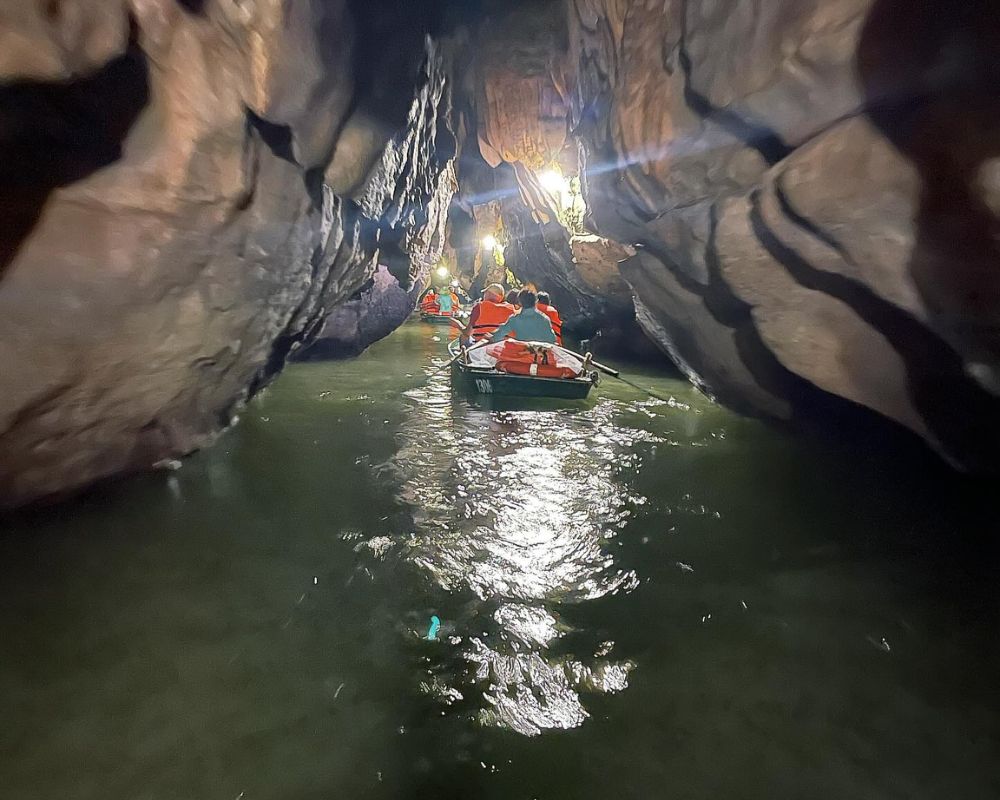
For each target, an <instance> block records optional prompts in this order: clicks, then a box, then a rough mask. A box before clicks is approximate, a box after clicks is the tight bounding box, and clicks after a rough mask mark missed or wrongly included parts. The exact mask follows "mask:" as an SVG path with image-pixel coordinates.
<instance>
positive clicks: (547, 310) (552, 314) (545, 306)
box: [536, 292, 563, 345]
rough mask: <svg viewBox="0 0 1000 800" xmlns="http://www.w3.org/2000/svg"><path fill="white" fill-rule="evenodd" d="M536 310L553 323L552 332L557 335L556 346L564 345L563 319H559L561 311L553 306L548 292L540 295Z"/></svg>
mask: <svg viewBox="0 0 1000 800" xmlns="http://www.w3.org/2000/svg"><path fill="white" fill-rule="evenodd" d="M536 308H537V309H538V310H539V311H541V312H542V313H543V314H544V315H545V316H547V317H548V318H549V321H550V322H551V323H552V330H553V331H554V332H555V335H556V344H558V345H561V344H562V343H563V341H562V319H561V318H560V317H559V311H558V310H557V309H556V307H555V306H554V305H552V301H551V300H550V299H549V293H548V292H539V293H538V304H537V306H536Z"/></svg>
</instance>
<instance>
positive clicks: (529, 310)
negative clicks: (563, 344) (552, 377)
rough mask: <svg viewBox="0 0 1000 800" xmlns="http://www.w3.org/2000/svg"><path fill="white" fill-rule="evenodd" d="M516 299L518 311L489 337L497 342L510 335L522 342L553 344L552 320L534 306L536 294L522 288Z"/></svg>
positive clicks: (554, 339) (536, 299)
mask: <svg viewBox="0 0 1000 800" xmlns="http://www.w3.org/2000/svg"><path fill="white" fill-rule="evenodd" d="M517 299H518V302H519V303H520V305H521V310H520V312H519V313H517V314H514V315H513V316H512V317H511V318H510V319H508V320H507V321H506V322H505V323H504V324H503V325H501V326H500V327H499V328H497V329H496V330H495V331H494V332H493V334H492V335H491V337H490V338H491V339H492V340H493V341H494V342H499V341H502V340H504V339H506V338H507V337H508V336H510V337H511V338H514V339H517V340H519V341H522V342H547V343H549V344H555V343H556V334H555V331H553V330H552V321H551V320H550V319H549V318H548V316H546V315H545V314H543V313H542V312H541V311H539V310H538V309H537V308H536V305H537V303H538V295H537V294H535V293H534V292H533V291H531V289H522V290H521V291H520V292H519V293H518V295H517Z"/></svg>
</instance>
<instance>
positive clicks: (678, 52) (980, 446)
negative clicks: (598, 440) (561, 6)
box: [566, 0, 1000, 468]
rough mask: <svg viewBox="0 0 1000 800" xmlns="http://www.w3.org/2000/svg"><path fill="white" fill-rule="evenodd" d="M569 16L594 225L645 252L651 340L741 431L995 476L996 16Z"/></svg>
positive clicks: (999, 416)
mask: <svg viewBox="0 0 1000 800" xmlns="http://www.w3.org/2000/svg"><path fill="white" fill-rule="evenodd" d="M566 9H567V15H568V16H567V19H568V59H569V64H568V66H567V68H566V74H567V75H568V76H569V77H568V80H567V91H568V92H569V95H570V108H571V123H570V124H571V129H572V130H573V132H574V134H575V136H576V137H577V138H578V139H579V140H580V142H581V143H582V145H583V151H584V157H585V160H586V169H585V174H586V187H585V188H586V195H587V201H588V204H589V208H590V211H591V224H592V226H593V228H594V229H595V230H596V231H597V232H599V233H601V234H602V235H604V236H607V237H610V238H612V239H615V240H617V241H619V242H623V243H626V244H629V245H634V246H635V247H636V248H637V253H636V255H635V256H634V257H633V258H631V259H629V260H628V261H627V262H626V263H625V264H624V265H623V269H622V271H623V274H624V276H625V278H626V279H627V280H628V282H629V284H630V286H631V288H632V290H633V292H634V294H635V301H636V310H637V315H638V318H639V320H640V322H641V323H642V324H643V326H644V328H645V330H646V331H647V333H649V335H650V336H652V337H653V338H654V339H655V340H656V341H657V343H658V344H659V345H660V346H661V347H662V349H663V350H665V351H666V352H667V353H669V354H670V355H671V357H672V358H673V359H674V360H675V361H676V362H677V363H678V365H680V366H681V367H682V369H683V370H684V371H685V372H686V373H687V374H688V375H689V377H690V378H691V379H692V380H693V381H694V382H695V383H696V384H698V385H700V386H701V387H703V388H704V390H705V391H706V392H708V393H709V394H711V395H713V396H716V397H718V398H719V399H720V400H722V401H724V402H726V403H728V404H730V405H732V406H734V407H736V408H738V409H741V410H744V411H747V412H749V413H755V414H762V415H765V416H770V417H774V418H779V419H801V418H804V417H810V416H812V417H815V416H816V415H825V414H828V413H830V412H831V410H834V411H835V410H836V409H837V408H838V407H842V408H849V407H851V406H860V407H863V408H866V409H870V410H873V411H875V412H878V413H879V414H882V415H884V416H886V417H888V418H890V419H893V420H895V421H897V422H899V423H901V424H903V425H905V426H907V427H908V428H910V429H911V430H913V431H914V432H916V433H917V434H919V435H920V436H922V437H924V438H925V439H926V440H927V441H928V442H929V443H931V444H932V445H933V446H934V447H936V448H938V449H939V451H941V452H942V453H943V454H944V455H945V456H946V457H948V458H949V459H951V460H952V461H954V462H955V463H959V464H962V465H965V466H968V467H972V468H995V457H996V453H997V451H998V447H1000V413H998V412H1000V399H998V398H1000V380H998V375H1000V371H998V370H1000V325H998V323H1000V238H998V235H997V234H998V231H1000V214H998V212H1000V204H998V203H997V197H998V196H1000V184H998V180H1000V170H998V169H997V166H996V165H997V164H998V163H1000V161H998V157H1000V106H997V104H996V102H995V99H996V97H998V96H1000V71H998V69H997V66H996V63H997V62H996V58H995V55H996V53H997V52H1000V50H998V48H1000V21H998V17H997V15H996V13H995V8H993V5H992V4H991V3H989V2H986V0H972V2H968V3H964V4H962V5H961V6H960V7H959V6H957V5H956V6H955V7H952V6H948V7H947V8H945V7H942V6H940V4H936V3H931V2H928V1H927V0H917V1H916V2H904V0H833V1H832V2H831V0H775V2H769V3H763V4H761V3H717V2H711V1H710V0H625V1H624V2H619V1H618V0H568V2H567V4H566ZM844 401H846V402H844ZM838 403H840V406H838Z"/></svg>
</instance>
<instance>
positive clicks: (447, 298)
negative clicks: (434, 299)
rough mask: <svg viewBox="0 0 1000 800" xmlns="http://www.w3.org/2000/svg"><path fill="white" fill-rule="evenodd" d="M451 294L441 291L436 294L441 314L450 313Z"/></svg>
mask: <svg viewBox="0 0 1000 800" xmlns="http://www.w3.org/2000/svg"><path fill="white" fill-rule="evenodd" d="M451 306H452V303H451V295H450V294H444V293H441V294H439V295H438V308H439V309H440V310H441V313H442V314H450V313H451V312H452V310H453V309H452V307H451Z"/></svg>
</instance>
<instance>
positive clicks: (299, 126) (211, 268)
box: [0, 0, 455, 505]
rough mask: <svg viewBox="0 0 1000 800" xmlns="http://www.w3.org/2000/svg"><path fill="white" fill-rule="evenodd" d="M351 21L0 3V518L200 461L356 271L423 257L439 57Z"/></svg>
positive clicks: (395, 20) (373, 23)
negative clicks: (115, 478) (382, 260)
mask: <svg viewBox="0 0 1000 800" xmlns="http://www.w3.org/2000/svg"><path fill="white" fill-rule="evenodd" d="M361 5H362V4H361V3H354V2H346V0H258V1H257V2H253V3H241V2H233V1H232V0H199V1H197V2H195V1H194V0H185V1H184V2H178V1H177V0H108V1H107V2H94V1H93V0H62V1H61V2H41V1H40V0H37V1H36V0H30V2H29V1H28V0H0V43H2V44H3V47H0V149H2V152H3V154H4V158H3V160H2V163H0V207H2V208H3V211H4V217H5V222H6V224H5V226H4V229H3V231H2V232H0V375H2V380H3V392H2V394H0V505H14V504H19V503H23V502H25V501H28V500H32V499H37V498H40V497H45V496H48V495H57V494H61V493H64V492H67V491H71V490H73V489H75V488H77V487H80V486H83V485H86V484H88V483H91V482H93V481H95V480H97V479H100V478H103V477H106V476H110V475H115V474H121V473H127V472H132V471H136V470H141V469H147V468H149V467H150V466H151V465H154V464H156V463H158V462H163V461H166V460H169V459H173V458H176V457H178V456H180V455H182V454H185V453H187V452H190V451H191V450H193V449H195V448H197V447H200V446H202V445H204V444H206V443H207V442H210V441H211V440H212V439H213V437H214V436H215V435H216V434H217V433H218V432H219V431H220V430H221V429H222V428H224V427H225V426H227V425H228V424H230V422H231V420H232V419H233V415H234V414H235V412H236V411H237V410H238V408H239V406H240V404H241V403H242V402H243V401H244V400H245V399H246V398H247V397H248V395H250V394H252V393H253V392H254V391H256V390H257V389H258V388H259V387H260V386H262V385H263V384H264V383H265V382H266V381H267V380H268V379H269V378H270V377H271V376H272V375H273V374H274V373H275V372H276V371H277V370H278V369H280V367H281V365H282V363H283V362H284V360H285V358H286V356H287V355H288V354H289V352H291V351H292V350H294V349H295V348H296V347H297V346H298V344H299V343H300V342H301V341H302V340H303V339H305V338H307V337H308V336H309V335H310V334H311V333H312V332H314V331H315V329H316V328H317V327H319V326H320V325H321V324H322V322H323V319H324V317H325V315H326V313H327V311H328V310H331V309H332V308H333V307H334V306H335V305H336V304H338V303H339V302H340V301H342V300H344V299H346V298H348V297H350V296H351V295H352V294H354V293H355V292H356V291H357V290H358V289H359V288H360V287H362V286H363V285H364V284H365V282H366V281H367V280H368V279H369V278H370V276H371V275H372V273H373V272H374V268H375V256H376V253H377V251H378V249H379V247H380V245H384V249H385V250H386V251H389V252H390V254H392V253H398V252H399V251H400V249H412V250H414V251H417V250H420V249H421V248H423V249H424V250H425V251H427V252H430V253H432V252H433V250H434V248H435V247H439V244H438V242H439V240H440V239H441V237H442V232H441V218H442V217H443V215H444V214H445V212H446V209H447V206H448V201H449V199H450V192H451V190H452V188H453V178H451V177H450V175H449V174H448V173H449V168H450V159H451V158H452V157H453V155H454V152H455V143H454V140H453V139H451V140H450V141H449V135H448V134H447V128H448V124H449V123H448V119H447V117H448V113H449V102H448V98H447V89H446V86H445V80H444V75H445V74H446V71H447V69H446V57H445V56H444V55H443V53H442V51H441V49H440V47H438V46H437V45H435V44H434V43H433V42H430V40H427V39H426V36H425V32H426V30H427V29H428V28H429V25H430V23H429V22H428V21H427V19H426V18H425V14H426V5H425V4H423V3H405V2H402V0H398V1H397V0H375V1H373V2H368V3H365V4H364V13H363V14H359V13H358V9H357V8H355V6H359V7H360V6H361ZM385 36H388V37H389V38H391V39H392V40H393V41H394V43H395V46H394V47H393V48H392V49H391V52H388V53H387V52H386V51H385V46H384V42H385V38H384V37H385ZM414 109H416V111H414ZM383 237H384V240H385V241H384V242H383V241H382V240H383ZM428 257H429V256H428ZM418 261H419V259H418ZM408 269H409V264H408V263H407V265H406V268H405V269H404V270H403V272H404V273H405V272H406V271H407V270H408ZM415 269H419V267H416V268H415ZM397 271H398V267H397Z"/></svg>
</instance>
